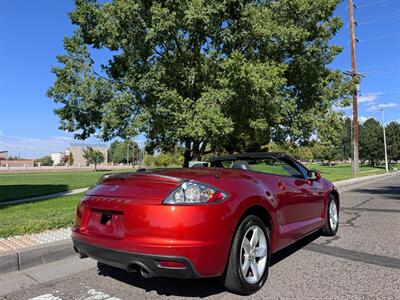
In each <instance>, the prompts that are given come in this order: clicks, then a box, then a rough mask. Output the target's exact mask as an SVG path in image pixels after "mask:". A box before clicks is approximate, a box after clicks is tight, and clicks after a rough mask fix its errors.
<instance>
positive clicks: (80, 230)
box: [72, 153, 339, 295]
mask: <svg viewBox="0 0 400 300" xmlns="http://www.w3.org/2000/svg"><path fill="white" fill-rule="evenodd" d="M338 219H339V194H338V191H337V189H336V188H335V186H334V185H333V184H332V183H330V182H329V181H328V180H325V179H323V178H321V176H320V174H319V173H318V172H316V171H312V170H308V169H307V168H306V167H304V166H303V165H302V164H300V163H299V162H297V161H296V160H295V159H293V158H291V157H290V156H288V155H286V154H284V153H245V154H235V155H225V156H220V157H216V158H213V159H212V160H211V162H210V164H209V165H208V166H206V165H205V164H203V163H202V164H199V165H197V166H196V165H194V167H193V168H187V169H149V170H146V169H142V170H139V172H136V173H122V174H115V175H109V176H105V177H103V178H102V180H101V181H100V182H99V183H98V184H97V185H96V186H94V187H93V188H91V189H90V190H89V191H88V192H87V193H86V195H85V196H84V197H83V199H82V200H81V201H80V203H79V205H78V208H77V217H76V224H75V226H74V227H73V228H72V239H73V243H74V248H75V250H76V251H77V252H78V253H79V255H80V256H81V257H87V256H89V257H92V258H94V259H95V260H97V261H99V262H102V263H105V264H107V265H111V266H114V267H118V268H123V269H125V270H127V271H135V270H140V272H141V273H142V275H143V276H144V277H153V276H165V277H179V278H202V277H220V278H221V281H222V283H223V285H224V286H225V288H226V289H228V290H229V291H232V292H234V293H238V294H244V295H245V294H251V293H254V292H256V291H257V290H258V289H260V288H261V287H262V286H263V284H264V282H265V281H266V279H267V276H268V268H269V265H270V259H271V254H272V253H274V252H276V251H278V250H280V249H282V248H284V247H286V246H288V245H290V244H292V243H293V242H295V241H297V240H299V239H301V238H303V237H305V236H306V235H308V234H310V233H313V232H316V231H319V230H321V231H322V232H323V233H324V234H326V235H335V234H336V232H337V230H338Z"/></svg>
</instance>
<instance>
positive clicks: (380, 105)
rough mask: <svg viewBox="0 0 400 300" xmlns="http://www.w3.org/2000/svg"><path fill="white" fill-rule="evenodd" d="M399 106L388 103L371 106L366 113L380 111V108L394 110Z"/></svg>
mask: <svg viewBox="0 0 400 300" xmlns="http://www.w3.org/2000/svg"><path fill="white" fill-rule="evenodd" d="M397 106H399V105H398V104H397V103H394V102H390V103H382V104H378V105H371V106H370V107H368V108H367V111H374V110H380V109H382V108H394V107H397Z"/></svg>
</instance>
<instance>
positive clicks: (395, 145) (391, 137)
mask: <svg viewBox="0 0 400 300" xmlns="http://www.w3.org/2000/svg"><path fill="white" fill-rule="evenodd" d="M386 139H387V153H388V158H389V160H390V161H397V160H400V123H397V122H390V123H389V124H388V125H387V126H386Z"/></svg>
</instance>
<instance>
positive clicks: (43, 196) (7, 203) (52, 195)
mask: <svg viewBox="0 0 400 300" xmlns="http://www.w3.org/2000/svg"><path fill="white" fill-rule="evenodd" d="M88 189H89V188H88V187H86V188H81V189H75V190H69V191H64V192H59V193H55V194H48V195H42V196H36V197H31V198H25V199H19V200H10V201H3V202H0V207H2V206H7V205H14V204H21V203H28V202H35V201H41V200H48V199H53V198H59V197H64V196H70V195H76V194H79V193H83V192H86V191H87V190H88Z"/></svg>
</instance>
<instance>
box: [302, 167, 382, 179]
mask: <svg viewBox="0 0 400 300" xmlns="http://www.w3.org/2000/svg"><path fill="white" fill-rule="evenodd" d="M306 167H307V168H309V169H314V170H318V171H320V172H321V176H322V177H323V178H326V179H328V180H330V181H339V180H345V179H350V178H354V176H353V173H352V168H351V165H336V166H321V165H318V164H311V166H308V165H306ZM383 173H385V168H384V167H369V166H360V174H359V175H358V176H357V177H361V176H369V175H376V174H383Z"/></svg>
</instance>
